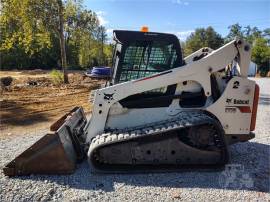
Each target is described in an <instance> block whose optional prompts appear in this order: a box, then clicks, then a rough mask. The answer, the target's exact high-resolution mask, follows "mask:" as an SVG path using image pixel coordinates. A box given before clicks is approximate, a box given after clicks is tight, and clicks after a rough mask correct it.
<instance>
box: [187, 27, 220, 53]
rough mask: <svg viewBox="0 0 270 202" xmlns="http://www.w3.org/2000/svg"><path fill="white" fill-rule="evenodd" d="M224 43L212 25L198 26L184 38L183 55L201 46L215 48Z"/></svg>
mask: <svg viewBox="0 0 270 202" xmlns="http://www.w3.org/2000/svg"><path fill="white" fill-rule="evenodd" d="M223 43H224V40H223V38H222V37H221V35H220V34H218V33H217V32H216V31H215V30H214V29H213V28H212V27H207V28H206V29H205V28H198V29H196V30H195V32H194V33H192V34H191V35H190V36H189V37H188V38H187V40H186V44H185V51H184V52H185V55H189V54H191V53H193V52H195V51H197V50H199V49H200V48H202V47H210V48H212V49H217V48H219V47H220V46H222V45H223Z"/></svg>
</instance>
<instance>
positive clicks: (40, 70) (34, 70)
mask: <svg viewBox="0 0 270 202" xmlns="http://www.w3.org/2000/svg"><path fill="white" fill-rule="evenodd" d="M21 73H22V74H29V75H38V74H46V73H47V72H46V71H45V70H42V69H33V70H24V71H23V72H21Z"/></svg>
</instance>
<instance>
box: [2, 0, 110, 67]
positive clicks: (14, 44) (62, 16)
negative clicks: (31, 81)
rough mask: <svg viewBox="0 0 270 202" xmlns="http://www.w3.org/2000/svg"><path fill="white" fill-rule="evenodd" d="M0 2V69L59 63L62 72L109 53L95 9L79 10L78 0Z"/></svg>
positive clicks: (97, 60)
mask: <svg viewBox="0 0 270 202" xmlns="http://www.w3.org/2000/svg"><path fill="white" fill-rule="evenodd" d="M1 3H2V4H1V13H0V26H1V27H0V28H1V33H0V34H1V36H0V51H1V68H3V67H4V68H18V69H19V68H36V67H38V68H48V69H51V68H55V67H59V66H62V67H64V68H63V70H64V71H66V67H82V68H85V67H88V66H90V65H92V64H94V63H95V64H98V65H100V64H105V63H107V62H106V58H107V57H110V56H111V53H110V54H108V53H109V52H110V51H108V49H111V46H110V45H108V44H106V29H105V28H104V27H101V26H100V25H99V21H98V18H97V15H96V14H95V12H93V11H91V10H87V9H83V6H82V1H80V0H79V1H78V0H67V1H65V3H63V1H61V0H35V1H34V0H2V2H1ZM100 33H102V34H101V35H100ZM65 52H66V54H65ZM65 55H66V56H65ZM59 61H61V62H59Z"/></svg>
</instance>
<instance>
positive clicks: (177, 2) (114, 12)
mask: <svg viewBox="0 0 270 202" xmlns="http://www.w3.org/2000/svg"><path fill="white" fill-rule="evenodd" d="M84 5H85V6H86V8H87V9H90V10H92V11H95V12H96V13H97V15H98V18H99V21H100V24H101V25H103V26H105V28H106V29H107V34H108V36H109V38H110V37H111V36H112V30H114V29H124V30H140V29H141V27H142V26H147V27H149V31H152V32H168V33H173V34H175V35H177V37H178V38H179V39H180V40H185V39H186V38H187V36H189V35H190V34H191V33H192V32H194V30H195V29H196V28H198V27H207V26H212V27H213V28H214V29H215V30H216V31H217V32H218V33H220V34H221V35H222V36H223V37H224V36H226V35H227V34H228V31H229V30H228V26H230V25H232V24H235V23H239V24H240V25H241V26H243V27H245V26H247V25H250V26H252V27H253V26H257V27H258V28H259V29H265V28H270V0H266V1H262V0H257V1H256V0H236V1H233V0H221V1H218V0H216V1H215V0H85V1H84Z"/></svg>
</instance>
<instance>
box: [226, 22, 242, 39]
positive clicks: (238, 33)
mask: <svg viewBox="0 0 270 202" xmlns="http://www.w3.org/2000/svg"><path fill="white" fill-rule="evenodd" d="M228 29H229V30H230V31H229V34H228V35H227V37H226V39H225V41H226V42H229V41H231V40H233V39H234V38H235V37H240V38H243V36H244V33H243V31H242V26H240V25H239V24H238V23H236V24H233V25H231V26H229V27H228Z"/></svg>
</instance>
